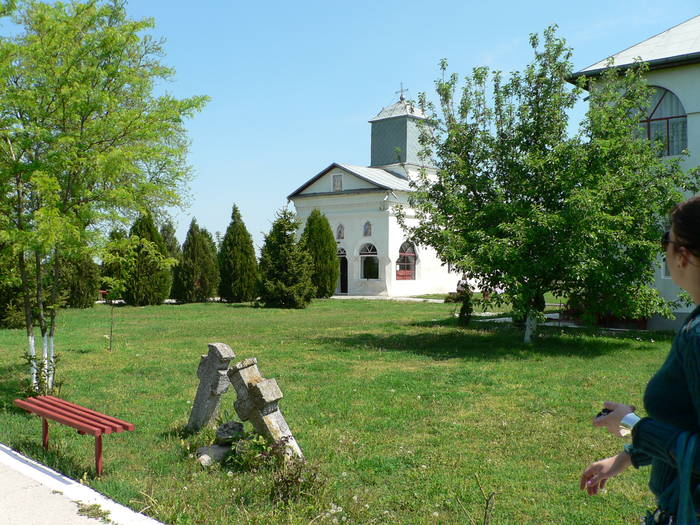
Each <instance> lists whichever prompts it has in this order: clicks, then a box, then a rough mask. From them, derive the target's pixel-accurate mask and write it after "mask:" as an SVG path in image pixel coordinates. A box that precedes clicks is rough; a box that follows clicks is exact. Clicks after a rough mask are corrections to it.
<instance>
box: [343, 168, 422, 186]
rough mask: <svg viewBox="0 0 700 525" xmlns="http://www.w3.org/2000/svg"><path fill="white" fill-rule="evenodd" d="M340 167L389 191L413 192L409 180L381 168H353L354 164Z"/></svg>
mask: <svg viewBox="0 0 700 525" xmlns="http://www.w3.org/2000/svg"><path fill="white" fill-rule="evenodd" d="M338 166H340V167H341V168H343V169H344V170H347V171H349V172H350V173H352V174H354V175H357V176H358V177H360V178H361V179H364V180H366V181H367V182H371V183H373V184H376V185H377V186H381V187H383V188H386V189H388V190H401V191H411V187H410V186H409V184H408V180H407V179H404V178H402V177H398V176H396V175H394V174H393V173H391V172H389V171H386V170H383V169H381V168H365V167H364V166H353V165H352V164H338Z"/></svg>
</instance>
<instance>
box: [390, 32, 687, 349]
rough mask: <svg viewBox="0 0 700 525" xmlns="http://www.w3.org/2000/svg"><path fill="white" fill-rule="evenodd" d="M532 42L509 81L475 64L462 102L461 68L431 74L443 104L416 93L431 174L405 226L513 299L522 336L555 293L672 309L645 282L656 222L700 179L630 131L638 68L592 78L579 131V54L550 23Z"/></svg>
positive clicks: (637, 100) (641, 93) (629, 309)
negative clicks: (571, 130)
mask: <svg viewBox="0 0 700 525" xmlns="http://www.w3.org/2000/svg"><path fill="white" fill-rule="evenodd" d="M530 43H531V45H532V48H533V51H534V55H535V56H534V60H533V62H532V63H531V64H530V65H528V66H527V67H526V68H525V69H524V71H522V72H515V73H512V74H511V75H510V76H509V78H508V79H507V80H506V79H504V78H503V76H502V75H501V73H500V72H498V71H496V72H493V73H492V74H490V73H489V71H488V69H486V68H483V67H482V68H476V69H474V71H473V73H472V75H470V76H468V77H467V78H466V79H465V81H464V84H463V88H462V89H460V90H459V93H461V97H458V95H457V93H458V77H457V75H455V74H453V75H450V76H449V77H448V78H446V79H445V78H444V76H443V79H442V80H438V81H437V82H436V86H437V94H438V98H439V106H438V108H437V109H436V107H435V106H434V105H432V104H429V103H428V102H427V99H426V97H425V95H421V97H420V103H421V105H422V106H423V108H424V110H425V111H427V112H428V114H429V115H431V118H430V119H429V121H428V124H427V125H426V126H424V127H423V130H422V133H421V140H422V143H423V145H424V146H425V149H424V151H423V155H424V157H432V158H434V159H435V163H436V164H435V168H436V173H435V175H434V176H433V175H432V174H430V173H428V172H427V171H426V172H425V173H423V174H422V176H421V177H420V180H418V181H417V183H416V189H417V191H416V192H415V194H414V195H413V196H412V198H411V204H412V205H413V207H414V208H415V209H416V216H417V221H416V223H417V224H415V225H413V226H412V227H411V228H409V230H410V232H411V234H412V236H413V238H414V239H415V240H416V241H417V242H419V243H421V244H425V245H429V246H432V247H434V248H435V249H436V251H437V252H438V254H439V255H440V257H441V258H442V259H443V260H445V261H448V262H451V263H452V264H453V265H454V266H455V267H456V268H458V269H459V270H461V271H463V272H464V274H465V275H466V276H467V278H469V279H474V280H476V281H478V282H479V283H480V285H481V288H482V291H484V292H486V293H487V294H489V295H490V296H491V297H493V298H495V300H496V301H502V302H504V301H507V302H511V303H512V304H513V307H514V310H515V314H516V316H520V317H521V318H522V319H524V320H525V341H526V342H529V341H530V338H531V336H532V333H533V332H534V330H535V327H536V324H537V320H538V318H539V317H540V316H541V310H542V309H543V306H544V300H543V296H544V293H545V292H547V291H551V292H554V293H555V294H557V295H563V296H572V295H574V296H575V295H580V296H584V297H586V298H591V299H593V302H592V303H591V304H593V303H595V302H596V301H597V304H599V305H601V306H602V305H605V308H606V309H610V310H612V311H613V312H615V313H618V314H623V315H626V316H636V315H639V314H640V313H649V312H650V311H653V310H657V311H658V310H662V311H663V310H664V305H663V304H662V303H663V302H662V300H661V298H660V296H659V294H658V293H657V292H656V291H655V290H653V289H652V288H651V286H650V285H651V282H652V271H653V266H654V262H655V258H656V257H657V256H658V253H659V248H658V239H659V237H660V234H661V228H662V224H661V222H662V221H661V217H663V216H664V214H665V212H666V210H667V209H668V206H669V204H670V203H672V202H674V201H677V200H679V199H680V193H679V191H678V189H687V188H691V187H692V186H693V182H694V180H695V174H694V173H684V172H683V171H682V170H681V169H680V168H679V165H678V161H677V159H671V160H669V159H662V158H660V157H659V156H658V155H657V152H656V151H655V148H654V147H650V145H649V143H648V142H647V141H646V140H645V139H641V138H639V137H637V136H636V135H635V133H633V130H634V129H636V126H637V122H638V120H639V117H638V116H639V114H640V113H639V111H640V110H642V109H643V108H645V107H648V104H649V90H648V88H646V87H645V83H644V78H643V71H642V70H640V69H639V68H636V69H635V68H632V69H630V70H628V72H627V73H626V74H624V75H621V76H620V75H618V74H617V73H616V72H615V71H611V72H610V73H609V74H608V75H605V76H604V78H603V79H602V80H601V81H600V82H596V85H595V88H594V89H591V90H590V99H589V103H590V105H589V111H588V114H587V117H586V120H585V122H584V123H583V125H582V127H581V130H580V131H579V133H578V134H576V135H575V136H573V137H570V136H568V135H567V127H568V114H567V111H568V110H570V109H571V108H572V107H573V105H574V103H575V102H576V100H577V98H578V96H579V95H580V93H581V90H580V89H579V88H578V87H575V88H571V86H569V85H568V84H567V78H569V77H570V75H571V72H572V68H571V62H570V57H571V51H570V49H569V48H568V47H567V46H566V44H565V42H564V40H563V39H560V38H558V37H557V36H556V34H555V28H553V27H550V28H548V29H547V30H546V31H545V32H544V38H543V42H542V44H543V45H542V46H541V47H540V39H539V37H538V36H537V35H531V37H530ZM441 69H442V71H443V75H444V74H445V73H446V71H447V64H446V62H445V61H443V62H442V64H441ZM401 220H402V221H403V222H404V224H405V223H406V221H405V217H403V218H402V219H401Z"/></svg>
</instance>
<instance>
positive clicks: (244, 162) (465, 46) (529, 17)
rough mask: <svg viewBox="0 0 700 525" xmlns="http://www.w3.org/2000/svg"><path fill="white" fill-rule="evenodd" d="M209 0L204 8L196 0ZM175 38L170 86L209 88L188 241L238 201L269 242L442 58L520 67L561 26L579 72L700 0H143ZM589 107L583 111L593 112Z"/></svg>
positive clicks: (426, 85) (136, 1)
mask: <svg viewBox="0 0 700 525" xmlns="http://www.w3.org/2000/svg"><path fill="white" fill-rule="evenodd" d="M197 4H199V5H197ZM128 10H129V13H130V15H131V16H132V17H133V18H142V17H153V18H154V19H155V22H156V29H155V30H154V32H153V34H154V35H156V36H161V37H164V38H165V39H166V43H165V51H166V56H165V57H164V59H163V62H164V63H165V64H167V65H169V66H171V67H173V68H175V70H176V71H177V74H176V76H175V78H174V80H173V82H172V83H170V84H168V85H166V86H165V89H167V90H168V91H169V92H170V93H172V94H173V95H175V96H178V97H185V96H190V95H200V94H205V95H208V96H210V97H211V102H210V103H209V105H208V106H207V107H206V108H205V109H204V111H202V113H200V114H199V115H198V116H197V117H196V118H194V119H193V120H192V121H190V122H189V123H188V129H189V132H190V138H191V140H192V146H191V152H190V157H189V158H190V163H191V165H192V166H193V168H194V180H193V183H192V186H191V193H192V198H191V205H190V207H189V208H188V209H186V210H184V211H175V212H174V213H173V217H174V219H175V222H176V225H177V235H178V238H179V240H180V241H181V242H182V241H183V240H184V237H185V234H186V231H187V228H188V226H189V223H190V220H191V218H192V217H196V219H197V222H198V223H199V224H200V225H201V226H204V227H205V228H207V229H208V230H209V231H210V232H211V233H212V234H214V233H215V232H216V231H220V232H221V233H222V234H223V232H224V231H225V230H226V226H227V225H228V222H229V219H230V214H231V207H232V205H233V203H234V202H235V203H237V204H238V206H239V208H240V209H241V213H242V215H243V220H244V221H245V223H246V225H247V227H248V230H249V231H250V232H251V234H252V235H253V239H254V243H255V244H256V246H257V247H258V248H259V247H260V245H261V244H262V240H263V234H264V233H265V232H267V231H268V230H269V228H270V224H271V222H272V220H273V218H274V215H275V211H276V210H278V209H279V208H280V207H282V206H283V205H284V204H285V203H286V196H287V195H288V194H289V193H291V192H292V191H294V190H295V189H296V188H297V187H299V186H300V185H301V184H303V183H304V182H305V181H306V180H307V179H309V178H311V177H312V176H314V175H316V174H317V173H318V172H319V171H321V170H322V169H323V168H325V167H326V166H328V165H329V164H330V163H332V162H344V163H348V164H359V165H367V164H368V163H369V148H370V144H369V137H370V125H369V124H368V122H367V121H368V120H369V119H370V118H372V117H373V116H375V115H376V114H377V113H378V112H379V110H380V109H381V108H382V107H383V106H388V105H390V104H392V103H394V102H395V101H396V100H397V95H396V94H395V92H396V91H397V90H398V89H399V86H400V83H402V82H403V85H404V86H405V87H407V88H408V89H409V92H408V96H409V98H412V97H415V96H417V94H418V93H419V92H421V91H425V92H427V93H429V94H431V93H432V91H433V82H434V80H435V79H436V78H437V76H438V74H439V73H438V62H439V60H440V59H441V58H447V59H448V61H449V63H450V69H451V70H452V71H455V72H457V73H459V74H461V75H463V74H466V73H469V72H470V71H471V69H472V68H473V67H475V66H479V65H487V66H489V67H491V68H494V69H500V70H503V71H510V70H514V69H520V68H522V67H523V66H524V65H525V64H527V63H528V62H529V61H530V59H531V50H530V47H529V45H528V35H529V34H530V33H532V32H541V31H542V30H543V29H544V28H545V27H547V26H548V25H550V24H557V25H558V26H559V35H560V36H562V37H564V38H565V39H566V40H567V42H568V43H569V45H571V46H572V47H573V49H574V56H573V62H574V67H575V68H576V69H581V68H584V67H586V66H588V65H590V64H592V63H595V62H597V61H598V60H601V59H603V58H605V57H607V56H609V55H611V54H614V53H616V52H618V51H620V50H622V49H624V48H626V47H629V46H630V45H633V44H636V43H638V42H640V41H642V40H644V39H646V38H648V37H650V36H652V35H654V34H656V33H659V32H661V31H663V30H665V29H668V28H669V27H672V26H674V25H676V24H678V23H680V22H683V21H685V20H687V19H689V18H691V17H693V16H696V15H697V14H700V5H698V4H697V3H696V2H695V1H694V0H674V1H673V2H658V0H656V1H648V0H635V1H629V0H620V1H616V0H606V1H600V0H590V1H588V2H585V3H582V2H562V1H561V0H558V1H535V2H523V1H522V0H521V1H503V0H501V1H500V2H498V1H497V2H492V3H486V2H474V1H470V0H462V1H457V0H455V1H441V0H433V1H431V2H421V1H417V0H416V1H410V0H404V1H401V2H399V1H395V0H390V1H382V0H374V1H364V0H355V1H353V2H336V1H332V0H330V1H329V0H325V1H316V0H314V1H305V0H298V1H296V2H288V1H276V0H272V1H268V2H237V1H233V0H229V1H225V0H201V1H200V2H198V3H194V2H191V1H184V0H131V1H130V2H129V4H128ZM584 109H585V108H584V106H580V107H579V108H577V112H576V114H575V115H574V118H576V116H577V115H578V116H579V117H580V115H581V114H582V112H583V111H584Z"/></svg>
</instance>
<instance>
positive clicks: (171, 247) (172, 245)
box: [160, 219, 182, 299]
mask: <svg viewBox="0 0 700 525" xmlns="http://www.w3.org/2000/svg"><path fill="white" fill-rule="evenodd" d="M160 236H161V237H162V238H163V242H164V243H165V248H166V252H167V254H168V256H169V257H170V258H172V259H174V260H175V264H174V265H173V267H172V268H171V270H170V273H171V278H172V281H173V282H174V281H175V274H176V273H177V271H178V266H179V265H180V261H182V247H181V246H180V243H179V242H178V241H177V238H176V237H175V225H174V224H173V222H172V221H171V220H170V219H168V220H166V221H165V222H164V223H163V225H162V226H161V227H160ZM169 297H170V299H175V296H174V295H173V287H171V288H170V295H169Z"/></svg>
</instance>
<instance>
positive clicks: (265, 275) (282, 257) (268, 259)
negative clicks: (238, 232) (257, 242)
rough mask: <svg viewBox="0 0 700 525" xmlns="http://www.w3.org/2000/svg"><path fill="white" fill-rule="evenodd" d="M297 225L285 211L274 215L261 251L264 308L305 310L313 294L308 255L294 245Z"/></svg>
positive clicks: (297, 245)
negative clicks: (274, 217)
mask: <svg viewBox="0 0 700 525" xmlns="http://www.w3.org/2000/svg"><path fill="white" fill-rule="evenodd" d="M298 227H299V222H298V221H297V220H296V218H295V217H294V214H293V213H292V212H290V211H289V210H287V209H284V208H283V209H282V210H281V211H279V212H278V213H277V218H276V219H275V221H274V222H273V223H272V228H271V229H270V233H268V234H267V235H266V236H265V242H264V244H263V247H262V250H261V251H260V278H261V282H260V299H261V301H262V302H263V303H264V304H265V306H273V307H275V306H277V307H282V308H306V306H307V305H308V304H309V302H310V301H311V299H312V297H313V296H314V294H315V293H316V289H315V288H314V285H313V283H312V282H311V272H312V265H313V262H312V260H311V255H309V253H308V252H307V251H306V250H304V249H303V248H302V246H301V244H300V243H298V242H296V239H295V234H296V231H297V228H298Z"/></svg>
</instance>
